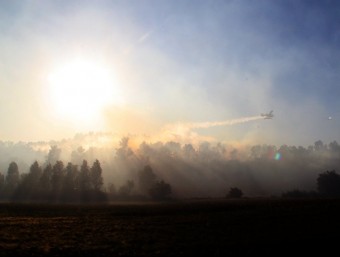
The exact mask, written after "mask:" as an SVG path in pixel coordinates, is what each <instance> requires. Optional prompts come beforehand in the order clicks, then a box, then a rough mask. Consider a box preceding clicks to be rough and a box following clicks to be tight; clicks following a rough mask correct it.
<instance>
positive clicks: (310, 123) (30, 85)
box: [0, 1, 340, 146]
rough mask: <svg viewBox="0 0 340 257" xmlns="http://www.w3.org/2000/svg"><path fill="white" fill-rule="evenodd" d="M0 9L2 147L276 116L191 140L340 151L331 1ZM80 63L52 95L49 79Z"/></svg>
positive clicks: (6, 5)
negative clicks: (338, 147) (325, 145)
mask: <svg viewBox="0 0 340 257" xmlns="http://www.w3.org/2000/svg"><path fill="white" fill-rule="evenodd" d="M0 5H1V8H0V17H1V20H0V31H1V36H0V56H1V58H0V66H1V69H0V90H1V95H0V118H1V128H0V139H1V140H2V141H8V140H10V141H40V140H45V141H46V140H47V141H49V140H60V139H62V138H72V137H73V136H74V135H75V134H76V133H79V132H81V133H87V132H88V131H97V132H100V131H108V132H113V133H119V134H121V135H128V134H138V135H145V136H147V137H157V139H158V140H163V141H166V140H167V138H166V137H165V138H164V139H162V133H163V131H164V130H167V129H168V128H169V126H170V127H173V126H174V124H188V123H200V122H223V121H228V120H233V119H241V118H244V117H254V116H258V115H259V114H260V113H263V112H269V111H270V110H272V109H273V110H274V114H275V117H274V119H273V120H263V119H259V120H252V121H249V122H245V123H240V124H233V125H228V126H218V127H216V126H215V127H209V128H207V127H206V128H198V129H197V128H196V129H194V130H193V131H190V133H189V134H190V135H191V136H192V135H194V136H195V138H196V139H197V140H198V141H199V140H207V139H209V140H215V141H221V142H227V143H231V142H234V143H238V144H242V143H252V144H256V143H267V144H275V145H281V144H294V145H300V144H301V145H305V146H307V145H308V144H310V143H313V142H315V141H317V140H319V139H320V140H323V141H324V142H332V141H333V140H337V141H340V140H339V139H340V138H339V136H340V134H339V133H338V131H339V127H340V126H339V125H340V123H339V119H340V111H339V110H340V109H339V107H340V106H339V105H340V104H339V101H338V99H337V97H338V95H339V86H338V81H339V76H340V75H339V74H340V72H339V62H338V60H339V52H340V51H339V45H340V44H339V41H340V32H339V26H338V25H339V19H340V18H339V15H338V13H339V8H340V7H339V4H338V2H337V1H328V2H326V3H325V2H319V1H275V2H270V1H256V2H252V1H195V2H192V1H20V2H13V1H1V3H0ZM76 62H80V66H79V65H78V66H76V67H75V68H73V70H72V69H71V70H69V71H68V73H67V74H68V75H62V76H64V77H61V78H60V76H61V75H59V78H57V79H56V80H57V81H59V82H58V83H59V84H58V83H57V84H56V85H54V88H53V86H52V88H51V81H50V80H49V78H50V77H51V76H52V75H53V74H58V71H60V70H62V69H64V70H65V69H67V67H69V66H72V65H73V64H74V63H76ZM82 65H83V66H84V65H87V66H86V67H87V68H85V69H84V68H81V67H83V66H82ZM79 67H80V68H79ZM88 69H90V71H91V72H92V73H91V72H89V70H88ZM94 71H95V72H94ZM103 73H105V74H108V76H109V77H110V79H104V77H105V76H107V75H100V74H103ZM59 74H60V73H59ZM81 74H82V75H81ZM93 74H95V75H93ZM98 74H99V75H98ZM82 76H83V77H82ZM84 81H87V82H86V83H84ZM65 84H66V85H67V86H65ZM84 84H85V85H84ZM103 85H104V86H103ZM107 85H109V87H108V86H107ZM56 91H57V93H56ZM108 95H109V97H108ZM63 96H64V97H63ZM91 97H92V98H91ZM56 99H57V100H56ZM84 99H85V100H84ZM58 106H59V107H58ZM60 106H62V108H64V109H62V108H60ZM65 106H66V107H65ZM60 110H62V111H60ZM67 110H69V111H67ZM328 117H332V118H331V119H329V118H328ZM187 134H188V133H186V134H185V135H187ZM191 138H192V137H191ZM182 139H183V141H185V140H186V138H185V137H184V138H181V140H182Z"/></svg>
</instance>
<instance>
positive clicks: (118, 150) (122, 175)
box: [0, 134, 340, 201]
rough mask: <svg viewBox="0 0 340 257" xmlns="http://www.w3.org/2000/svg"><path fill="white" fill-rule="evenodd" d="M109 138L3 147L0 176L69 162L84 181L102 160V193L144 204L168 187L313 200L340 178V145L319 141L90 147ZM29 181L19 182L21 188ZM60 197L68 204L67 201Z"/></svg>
mask: <svg viewBox="0 0 340 257" xmlns="http://www.w3.org/2000/svg"><path fill="white" fill-rule="evenodd" d="M89 136H90V138H89ZM104 136H105V135H96V134H91V135H87V136H86V135H84V136H78V137H76V138H75V139H70V140H64V141H60V142H52V143H51V144H46V145H45V146H44V148H42V146H41V144H40V145H37V143H34V144H33V143H32V144H24V143H20V144H19V143H18V144H9V143H1V142H0V162H1V165H0V172H2V174H6V170H7V168H8V164H9V163H10V162H12V161H15V162H16V163H17V164H18V165H19V167H20V170H23V171H24V172H27V171H29V170H30V166H31V163H32V160H38V162H39V163H43V165H42V170H44V169H45V168H46V166H47V165H46V164H47V163H51V164H53V165H52V167H51V168H53V166H54V165H55V164H56V163H57V162H58V161H59V160H62V161H63V162H64V163H69V162H70V163H71V164H76V165H78V167H77V168H76V169H78V170H77V174H78V173H79V174H80V173H81V166H82V162H83V160H88V163H93V162H95V160H96V159H98V160H100V161H101V168H102V177H103V182H104V181H105V186H104V184H103V186H102V187H101V189H100V191H102V192H103V193H105V194H106V195H107V197H108V198H109V199H132V198H134V199H137V198H151V197H152V198H157V197H154V196H152V195H157V193H151V191H152V190H151V188H152V187H154V188H153V191H156V192H160V191H161V190H163V189H164V188H166V187H167V185H171V187H170V188H171V191H174V192H175V194H176V197H178V198H191V197H223V196H225V194H226V189H228V188H231V187H238V188H241V189H242V190H243V192H244V195H246V196H249V197H253V196H255V197H257V196H258V197H266V196H280V195H282V192H288V191H289V190H291V189H292V188H297V189H299V190H303V191H306V192H310V191H313V190H314V191H315V190H316V183H315V179H316V178H317V176H318V175H319V174H320V172H322V171H325V170H340V145H339V144H338V143H337V142H336V141H333V142H331V143H329V144H325V143H323V142H322V141H320V140H319V141H316V142H315V143H314V144H313V145H310V146H308V147H302V146H289V145H282V146H279V147H278V146H273V145H253V146H251V145H242V146H237V147H236V146H234V145H228V144H223V143H213V142H201V143H198V144H196V145H194V144H180V143H178V142H173V141H171V142H156V143H147V142H143V143H136V141H134V138H127V137H125V138H122V139H121V140H120V142H117V143H115V144H107V145H106V146H105V147H104V146H100V145H97V146H93V145H96V144H95V143H93V144H92V143H91V142H95V141H96V140H98V141H102V142H106V137H104ZM117 141H118V140H117ZM91 145H92V146H91ZM38 146H39V147H38ZM82 146H84V147H82ZM38 149H40V150H38ZM23 156H26V158H23ZM67 166H68V165H66V167H65V168H64V169H65V170H66V168H67ZM73 166H75V165H73ZM146 166H150V167H152V173H153V174H154V176H150V181H153V182H152V183H150V185H151V184H152V186H149V187H148V189H147V190H146V189H145V188H144V186H143V182H142V181H143V179H141V178H140V176H141V174H142V173H143V172H142V171H143V170H144V169H145V167H146ZM28 173H30V172H28ZM42 173H43V172H42ZM64 174H67V172H66V171H65V172H64ZM28 175H29V174H27V175H24V174H23V175H20V176H19V177H20V183H19V184H20V185H21V184H22V183H23V181H24V177H25V176H28ZM7 176H8V174H7V175H4V176H3V178H2V181H4V182H3V184H6V183H8V182H7ZM65 176H66V175H65ZM77 176H78V175H77ZM152 177H154V178H153V179H152ZM164 181H166V182H164ZM161 182H163V183H161ZM6 187H7V186H6ZM76 188H77V193H74V195H76V196H77V197H75V198H77V199H81V197H80V195H82V193H80V191H81V190H80V188H79V187H76ZM157 188H158V189H157ZM91 190H92V189H91ZM150 190H151V191H150ZM17 191H18V190H17ZM51 191H52V190H51ZM59 191H60V190H59ZM165 191H169V189H167V190H165ZM163 194H165V193H163ZM2 195H6V199H8V197H9V196H8V192H7V189H6V190H5V192H4V193H3V194H2ZM14 195H15V194H14ZM19 195H20V194H19ZM57 195H59V196H58V197H59V199H62V197H61V196H60V195H62V194H61V193H59V194H57ZM85 195H86V194H85ZM47 196H48V197H47ZM52 196H53V194H52V193H51V192H50V193H48V194H46V193H44V197H45V199H46V197H47V198H48V199H53V197H52ZM11 197H12V196H11ZM13 197H14V196H13ZM58 197H55V198H57V199H58ZM84 198H86V197H84ZM57 201H60V200H57Z"/></svg>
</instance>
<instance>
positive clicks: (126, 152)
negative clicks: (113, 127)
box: [116, 137, 133, 160]
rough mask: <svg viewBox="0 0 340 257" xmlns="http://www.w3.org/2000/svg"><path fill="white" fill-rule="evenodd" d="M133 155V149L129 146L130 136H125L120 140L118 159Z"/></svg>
mask: <svg viewBox="0 0 340 257" xmlns="http://www.w3.org/2000/svg"><path fill="white" fill-rule="evenodd" d="M131 155H133V151H132V150H131V148H130V147H129V138H128V137H123V138H122V139H121V141H120V142H119V148H118V149H117V152H116V156H117V158H118V159H121V160H125V159H126V158H127V157H129V156H131Z"/></svg>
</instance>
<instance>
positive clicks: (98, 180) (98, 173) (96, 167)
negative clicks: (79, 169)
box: [90, 160, 103, 191]
mask: <svg viewBox="0 0 340 257" xmlns="http://www.w3.org/2000/svg"><path fill="white" fill-rule="evenodd" d="M90 172H91V174H90V177H91V184H92V187H93V189H94V190H95V191H100V189H101V187H102V186H103V177H102V168H101V167H100V162H99V161H98V160H96V161H95V162H94V163H93V165H92V167H91V171H90Z"/></svg>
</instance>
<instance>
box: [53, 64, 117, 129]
mask: <svg viewBox="0 0 340 257" xmlns="http://www.w3.org/2000/svg"><path fill="white" fill-rule="evenodd" d="M110 71H111V70H110V69H109V68H108V67H106V66H104V65H100V64H98V63H95V62H93V61H88V60H81V59H78V60H74V61H71V62H68V63H66V64H63V65H61V66H59V67H58V68H56V69H54V70H53V71H52V72H51V73H50V74H49V76H48V84H49V95H50V99H51V101H52V105H53V108H54V110H55V112H56V113H57V114H58V115H59V116H60V117H62V118H67V119H70V120H72V121H74V122H82V123H90V122H94V121H95V120H97V119H98V117H99V116H100V115H101V112H102V110H103V109H104V108H105V107H106V106H108V105H111V104H119V103H120V102H121V93H120V92H119V87H118V83H117V81H116V80H115V78H114V77H113V74H112V72H110Z"/></svg>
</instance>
